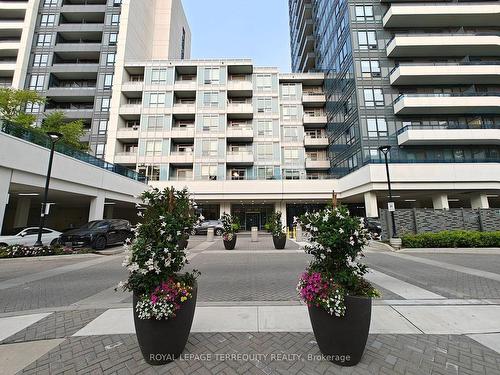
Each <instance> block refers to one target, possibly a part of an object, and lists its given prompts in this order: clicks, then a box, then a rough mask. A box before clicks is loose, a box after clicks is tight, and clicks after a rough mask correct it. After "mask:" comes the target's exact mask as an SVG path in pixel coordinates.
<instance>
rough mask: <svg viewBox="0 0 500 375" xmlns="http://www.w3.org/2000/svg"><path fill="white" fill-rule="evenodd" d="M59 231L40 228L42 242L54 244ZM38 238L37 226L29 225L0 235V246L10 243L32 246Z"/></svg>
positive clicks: (59, 233) (46, 244)
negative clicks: (5, 234)
mask: <svg viewBox="0 0 500 375" xmlns="http://www.w3.org/2000/svg"><path fill="white" fill-rule="evenodd" d="M61 234H62V233H61V232H58V231H55V230H53V229H49V228H43V230H42V243H43V245H45V246H48V245H55V244H56V243H57V239H58V238H59V236H60V235H61ZM37 239H38V227H30V228H24V229H22V230H19V232H18V233H17V234H14V235H8V236H0V247H5V246H10V245H24V246H33V245H34V244H35V242H36V240H37Z"/></svg>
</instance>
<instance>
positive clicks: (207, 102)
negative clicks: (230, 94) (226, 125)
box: [203, 91, 219, 108]
mask: <svg viewBox="0 0 500 375" xmlns="http://www.w3.org/2000/svg"><path fill="white" fill-rule="evenodd" d="M203 107H205V108H218V107H219V92H218V91H205V92H204V93H203Z"/></svg>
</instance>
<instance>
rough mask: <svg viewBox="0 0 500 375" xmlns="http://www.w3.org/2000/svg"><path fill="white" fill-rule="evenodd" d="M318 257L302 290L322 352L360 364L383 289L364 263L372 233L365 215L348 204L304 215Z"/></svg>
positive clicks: (311, 246) (308, 249)
mask: <svg viewBox="0 0 500 375" xmlns="http://www.w3.org/2000/svg"><path fill="white" fill-rule="evenodd" d="M298 224H299V225H301V227H302V229H303V230H304V232H305V234H306V236H307V238H308V240H309V245H306V247H305V250H306V252H307V253H308V254H310V255H312V256H313V260H312V261H311V263H310V264H309V267H308V268H307V270H306V271H305V272H304V273H303V274H302V275H301V277H300V280H299V284H298V285H297V291H298V292H299V295H300V298H301V299H302V300H303V301H304V302H305V303H306V304H307V306H308V309H309V317H310V319H311V324H312V327H313V331H314V336H315V337H316V342H317V343H318V346H319V349H320V350H321V352H322V353H323V354H324V355H325V356H326V358H328V360H330V361H331V362H334V363H336V364H339V365H341V366H354V365H356V364H357V363H358V362H359V361H360V360H361V357H362V355H363V352H364V349H365V346H366V340H367V338H368V331H369V328H370V319H371V306H372V300H371V298H372V297H377V296H378V292H377V291H376V290H375V289H374V288H373V286H372V285H371V284H370V283H369V282H368V281H366V280H365V279H364V278H363V275H364V274H366V272H367V267H366V266H365V265H363V264H361V263H359V259H360V258H361V257H363V252H362V251H363V247H364V246H365V245H366V244H367V243H368V240H369V233H368V231H367V230H366V229H365V228H364V224H363V219H361V220H360V219H359V218H356V217H352V216H350V214H349V211H348V210H347V208H345V207H338V208H337V207H327V208H326V209H324V210H323V211H320V212H314V213H306V214H305V215H303V216H301V217H300V219H299V221H298Z"/></svg>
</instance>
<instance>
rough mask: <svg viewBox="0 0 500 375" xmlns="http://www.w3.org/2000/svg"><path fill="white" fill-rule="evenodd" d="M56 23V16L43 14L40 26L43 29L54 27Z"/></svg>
mask: <svg viewBox="0 0 500 375" xmlns="http://www.w3.org/2000/svg"><path fill="white" fill-rule="evenodd" d="M55 23H56V15H55V14H42V17H41V18H40V26H41V27H50V26H54V25H55Z"/></svg>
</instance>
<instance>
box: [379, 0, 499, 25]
mask: <svg viewBox="0 0 500 375" xmlns="http://www.w3.org/2000/svg"><path fill="white" fill-rule="evenodd" d="M383 24H384V27H386V28H391V27H394V28H397V27H401V28H411V27H416V28H420V27H453V26H457V27H460V26H498V25H500V5H499V4H498V3H494V2H491V3H480V4H471V3H467V4H463V3H448V4H447V3H438V4H432V3H426V4H414V3H413V4H391V7H390V8H389V10H388V11H387V13H386V14H385V15H384V18H383Z"/></svg>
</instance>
